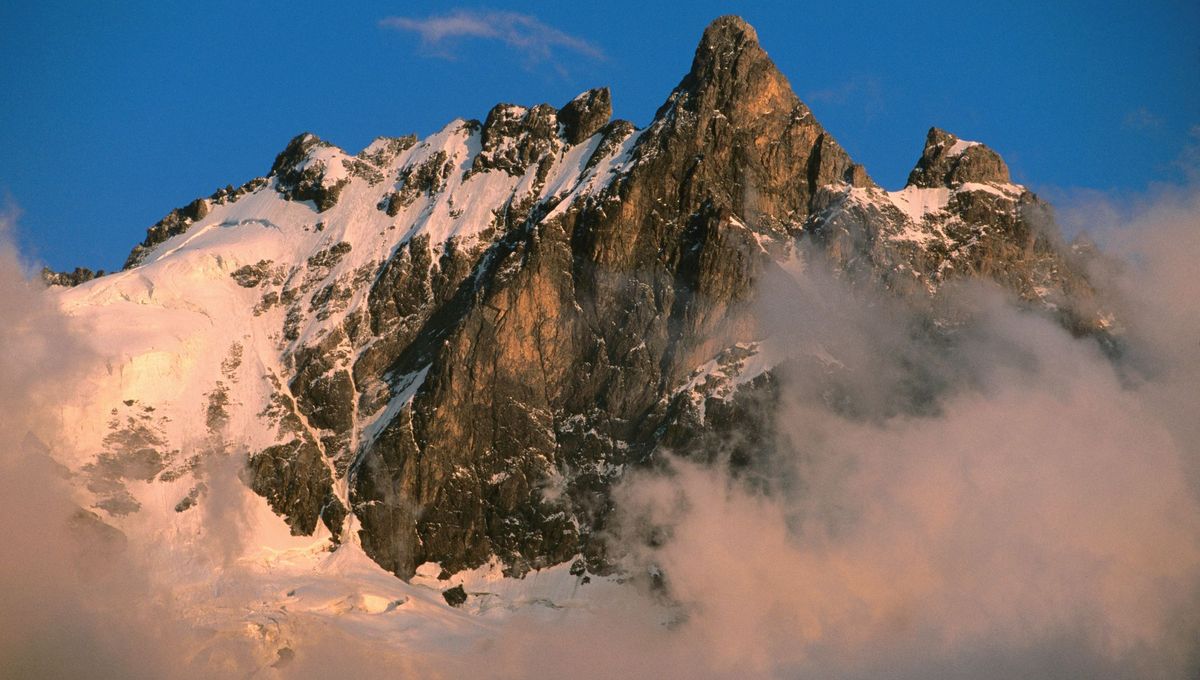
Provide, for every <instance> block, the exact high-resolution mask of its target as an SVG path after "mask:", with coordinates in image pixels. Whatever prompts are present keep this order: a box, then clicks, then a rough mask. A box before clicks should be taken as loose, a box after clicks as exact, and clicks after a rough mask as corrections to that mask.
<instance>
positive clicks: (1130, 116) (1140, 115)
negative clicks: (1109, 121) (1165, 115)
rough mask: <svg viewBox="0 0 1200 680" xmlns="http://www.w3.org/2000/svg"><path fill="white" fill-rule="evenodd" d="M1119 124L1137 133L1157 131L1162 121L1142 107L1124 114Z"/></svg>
mask: <svg viewBox="0 0 1200 680" xmlns="http://www.w3.org/2000/svg"><path fill="white" fill-rule="evenodd" d="M1121 124H1122V125H1123V126H1124V127H1125V128H1126V129H1128V130H1135V131H1137V132H1148V131H1151V130H1158V129H1160V128H1162V126H1163V119H1162V118H1161V117H1159V116H1157V115H1155V114H1154V113H1153V112H1152V111H1150V109H1147V108H1146V107H1144V106H1139V107H1137V108H1136V109H1134V110H1132V111H1129V112H1127V113H1126V114H1125V118H1124V119H1122V121H1121Z"/></svg>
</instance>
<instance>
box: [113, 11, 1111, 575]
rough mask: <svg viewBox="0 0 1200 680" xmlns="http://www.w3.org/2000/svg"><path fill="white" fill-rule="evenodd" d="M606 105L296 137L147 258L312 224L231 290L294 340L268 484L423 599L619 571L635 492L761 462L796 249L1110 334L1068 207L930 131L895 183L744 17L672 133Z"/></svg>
mask: <svg viewBox="0 0 1200 680" xmlns="http://www.w3.org/2000/svg"><path fill="white" fill-rule="evenodd" d="M611 113H612V106H611V100H610V95H609V92H608V90H607V89H603V88H602V89H596V90H590V91H588V92H585V93H583V94H581V95H580V96H578V97H576V98H575V99H573V100H572V101H571V102H569V103H567V104H566V105H565V106H563V107H562V108H561V109H555V108H554V107H552V106H549V105H546V104H542V105H538V106H534V107H532V108H526V107H522V106H515V105H509V104H501V105H497V106H496V107H495V108H493V109H492V110H491V111H490V112H489V113H488V115H487V117H486V120H485V121H484V122H482V123H479V122H478V121H459V122H456V123H454V124H452V125H451V126H449V127H447V128H446V129H445V130H443V131H442V132H441V133H438V134H437V135H434V136H433V137H431V138H430V139H428V140H425V141H423V142H419V141H418V140H416V139H415V138H412V137H407V138H381V139H380V140H377V141H376V142H375V143H373V144H372V145H371V146H370V147H368V149H366V150H364V151H363V152H362V153H360V154H358V155H357V156H349V155H347V154H345V153H344V152H342V151H341V150H339V149H336V148H335V147H332V146H330V145H328V144H326V143H324V142H322V141H320V140H319V139H317V138H316V137H315V136H314V135H311V134H304V135H300V136H298V137H296V138H295V139H293V140H292V141H291V143H289V144H288V146H287V148H286V149H285V150H284V151H283V152H282V153H281V154H280V155H279V157H278V158H277V159H276V161H275V164H274V166H273V167H272V169H271V172H270V174H269V175H268V176H267V177H266V178H264V179H262V180H255V181H254V182H252V183H250V184H248V185H246V187H244V188H243V189H239V190H237V191H234V190H232V188H230V189H229V190H223V191H225V193H223V194H222V193H221V192H218V194H214V196H213V197H212V198H210V199H208V200H207V201H204V200H201V201H198V202H197V203H193V204H192V205H189V206H188V207H187V208H184V209H181V210H177V211H174V212H172V213H171V215H169V216H168V217H167V218H165V219H164V220H163V221H162V222H160V223H159V224H157V225H155V226H154V227H152V228H151V230H150V233H149V234H148V236H147V239H146V242H145V243H143V244H142V246H139V247H138V248H137V249H135V251H134V253H133V254H131V256H130V266H136V265H138V264H140V263H143V262H144V263H147V265H154V264H156V263H159V262H163V261H165V260H167V259H169V258H172V257H179V256H178V255H173V254H172V252H171V251H170V250H169V248H168V247H167V246H165V245H163V246H162V247H159V246H160V244H163V243H164V242H165V241H166V240H168V239H170V238H172V237H173V236H176V235H178V234H180V233H182V232H183V231H186V230H188V229H189V228H191V226H192V225H194V224H200V223H205V225H206V226H205V228H208V225H207V222H206V221H205V220H206V215H207V210H208V209H209V208H210V206H211V205H215V206H219V207H215V208H213V210H215V211H216V213H214V215H215V216H214V217H210V218H209V219H208V221H213V220H223V221H221V222H219V224H220V225H230V224H235V223H236V224H237V225H246V224H250V223H255V224H257V223H263V224H264V225H265V226H267V227H271V228H275V229H284V228H285V226H286V225H282V224H281V223H277V222H274V221H272V220H282V219H283V217H279V216H284V215H301V216H305V217H289V218H288V219H292V220H294V222H295V223H294V224H293V225H292V226H291V227H289V228H291V229H292V230H293V231H292V232H289V233H291V234H292V235H291V236H289V237H288V238H289V239H292V240H296V239H308V240H307V241H304V242H305V243H309V242H311V243H312V244H313V245H312V246H311V248H310V249H309V250H306V251H304V255H302V256H294V257H293V258H292V260H286V259H283V256H273V259H268V258H267V257H266V256H263V255H261V254H260V253H257V252H255V253H252V254H247V255H245V256H244V257H240V258H237V264H238V266H237V267H231V270H230V272H229V273H228V275H227V276H226V277H225V278H226V279H227V280H228V285H230V286H233V287H234V288H233V290H235V291H240V292H237V293H236V294H237V295H244V296H252V297H250V298H248V299H251V300H252V301H253V305H252V309H253V312H252V315H251V310H250V307H251V306H250V305H247V309H246V310H245V312H246V315H247V316H246V318H247V322H246V323H247V324H250V325H251V326H253V327H255V328H257V327H258V326H255V324H259V325H262V327H264V328H267V329H273V330H271V332H272V338H273V339H274V342H275V343H276V344H274V345H272V346H271V348H270V349H269V352H266V353H267V354H270V356H262V357H259V360H260V365H261V366H262V367H263V368H262V369H261V371H262V372H261V373H260V374H259V375H256V376H252V377H254V378H255V379H257V380H259V381H260V382H264V384H268V385H269V389H268V393H269V396H268V397H267V403H266V404H261V405H259V406H257V407H255V408H257V409H259V410H260V411H261V412H258V417H259V419H260V420H261V421H263V422H265V423H267V424H268V426H269V431H270V433H271V435H270V438H269V442H270V443H269V445H263V446H259V447H257V448H255V450H254V451H253V452H252V453H251V455H250V458H249V460H250V469H249V473H248V477H249V482H250V485H251V486H252V488H254V489H255V490H256V491H257V492H259V493H260V494H262V495H263V496H264V497H266V498H267V499H268V501H269V502H270V504H271V507H272V508H273V509H275V510H276V512H278V513H279V514H281V515H283V516H284V517H285V518H286V519H287V520H288V522H289V524H290V525H291V527H292V530H293V532H294V533H300V534H310V533H312V532H313V531H314V530H315V529H316V527H317V526H318V523H319V522H321V523H323V524H324V525H325V526H327V527H328V528H329V530H330V531H331V533H332V534H333V536H334V538H335V540H347V539H348V538H349V539H351V540H357V541H360V542H361V544H362V546H363V548H364V549H365V550H366V552H367V554H368V555H370V556H371V557H372V558H373V559H374V560H376V561H377V562H378V563H379V564H380V565H382V566H384V567H385V568H387V569H389V570H390V571H392V572H394V573H395V574H397V575H398V576H400V577H403V578H408V577H411V576H412V575H413V574H414V570H415V569H416V567H417V565H420V564H422V563H425V562H437V563H439V564H440V565H441V566H442V567H444V568H445V569H447V570H449V571H451V572H453V571H456V570H459V569H463V568H468V567H474V566H477V565H480V564H482V563H484V562H486V561H487V560H488V559H490V558H491V557H492V556H497V557H499V558H500V559H501V560H502V561H503V563H504V564H505V565H506V567H507V568H508V569H509V571H510V572H512V573H516V574H522V573H524V572H525V571H527V570H529V569H531V568H539V567H542V566H546V565H550V564H556V563H560V562H564V561H568V560H572V559H575V557H576V556H578V555H581V554H582V555H583V557H584V562H585V563H586V566H587V568H588V569H591V570H593V571H595V570H603V569H604V568H605V567H606V563H605V554H604V549H603V544H602V541H601V540H599V538H598V537H599V536H601V535H602V533H603V531H604V529H605V526H606V521H607V519H608V513H609V510H610V501H609V491H610V489H611V487H612V485H613V484H614V483H615V482H616V481H618V480H619V479H620V478H621V476H622V474H623V473H624V472H625V471H627V470H629V469H631V468H633V467H637V466H643V465H647V464H649V463H650V462H651V461H652V460H653V458H654V456H655V453H656V451H659V450H661V449H662V448H663V447H670V448H676V449H683V448H688V447H692V448H695V449H697V450H708V451H711V450H712V449H713V446H716V447H717V448H721V449H722V453H724V454H727V455H729V457H730V459H731V460H733V461H734V462H735V464H736V463H737V461H738V460H742V459H745V458H746V457H748V456H752V455H753V450H754V449H755V448H756V447H761V446H764V445H765V441H766V440H767V439H768V436H767V433H768V432H769V430H770V428H771V426H772V424H771V420H770V419H771V415H770V413H771V409H770V408H769V405H770V403H772V399H774V394H775V389H776V387H777V382H776V380H775V378H774V376H773V375H772V373H771V372H770V370H769V369H770V362H769V361H767V360H766V359H765V358H764V357H765V355H764V349H763V347H764V344H763V343H764V337H763V336H764V330H763V329H761V328H759V327H758V323H757V321H756V319H755V316H754V315H753V314H752V313H751V312H752V309H753V306H754V303H755V300H756V298H757V295H758V294H759V288H758V286H757V284H758V282H759V281H760V280H761V279H762V278H763V277H764V276H767V275H768V274H770V273H771V272H772V271H782V269H783V268H785V267H786V266H787V263H788V262H789V261H793V260H794V258H795V257H796V252H797V247H798V244H805V243H807V244H808V245H811V246H812V247H813V248H815V249H816V250H815V252H818V253H820V254H821V256H822V257H825V258H827V259H828V261H829V262H830V263H832V264H833V266H835V267H836V268H837V269H839V270H840V271H842V272H844V273H845V274H846V275H847V277H849V278H850V279H851V280H854V281H857V282H861V283H862V284H863V285H871V286H881V287H882V288H883V289H885V290H889V291H891V292H892V293H894V294H896V295H902V296H906V297H909V298H912V299H914V300H923V299H928V298H931V297H932V296H933V295H935V294H936V292H937V290H938V288H939V287H940V286H941V285H942V284H943V283H944V282H946V281H948V280H951V279H953V278H955V277H984V278H990V279H992V280H994V281H996V282H998V283H1000V284H1001V285H1002V286H1005V287H1007V288H1009V289H1011V290H1013V291H1015V293H1016V294H1017V295H1019V296H1020V297H1021V298H1023V299H1024V300H1026V301H1027V302H1028V303H1029V304H1030V305H1031V306H1033V307H1036V308H1040V309H1042V310H1044V311H1046V312H1047V313H1053V314H1057V315H1058V316H1059V318H1061V319H1062V320H1063V321H1064V323H1066V324H1068V325H1069V326H1070V327H1072V328H1073V329H1076V330H1077V331H1078V332H1081V333H1084V332H1102V331H1103V326H1104V323H1103V318H1102V316H1101V315H1100V314H1099V312H1098V309H1097V308H1096V306H1095V305H1093V304H1091V302H1090V301H1091V299H1092V297H1093V296H1092V292H1091V287H1090V285H1089V284H1088V282H1087V279H1086V277H1084V275H1083V274H1082V273H1081V268H1080V267H1079V266H1078V265H1077V263H1075V262H1074V261H1073V260H1072V259H1071V257H1070V256H1069V255H1068V254H1067V252H1066V250H1065V249H1063V248H1062V247H1061V246H1060V244H1059V243H1058V240H1057V237H1056V232H1055V231H1054V229H1053V225H1052V222H1051V221H1050V219H1049V214H1048V211H1047V209H1046V206H1045V205H1044V204H1043V203H1041V202H1040V201H1039V200H1038V199H1037V197H1036V196H1034V195H1033V194H1031V193H1029V192H1028V191H1026V190H1025V189H1024V188H1023V187H1020V186H1017V185H1013V184H1011V183H1010V180H1009V177H1008V171H1007V168H1006V167H1005V165H1004V162H1003V161H1002V160H1001V159H1000V157H999V156H998V155H997V154H996V153H995V152H993V151H991V150H990V149H988V148H987V147H985V146H983V145H981V144H975V143H972V142H963V141H960V140H958V139H957V138H955V137H954V136H953V135H950V134H948V133H945V132H942V131H940V130H937V129H934V130H931V131H930V133H929V137H928V139H927V141H926V144H925V148H924V151H923V153H922V155H921V158H920V160H919V161H918V163H917V166H916V168H914V170H913V172H912V175H911V176H910V179H909V184H908V186H906V187H905V188H903V189H901V190H900V191H895V192H888V191H885V190H883V189H882V188H880V187H878V186H877V185H876V184H875V183H874V182H873V181H872V180H871V179H870V177H869V176H868V175H867V173H866V172H865V170H864V169H863V168H862V167H861V166H859V165H857V164H855V163H854V162H853V161H852V160H851V159H850V158H849V156H848V154H847V153H846V152H845V151H844V150H843V149H842V148H841V146H839V145H838V143H837V141H836V140H835V139H834V138H833V137H832V136H831V135H830V134H829V133H828V132H827V131H826V130H825V129H824V128H823V127H822V126H821V125H820V124H819V123H818V122H817V121H816V120H815V118H814V117H813V114H812V112H811V111H810V110H809V109H808V107H807V106H805V104H804V103H803V102H801V101H800V100H799V99H798V98H797V97H796V95H795V94H794V93H793V91H792V89H791V86H790V85H789V83H788V81H787V79H786V78H785V77H784V76H783V75H782V74H781V73H780V72H779V70H778V69H777V68H776V67H775V65H774V64H773V63H772V62H771V60H770V59H769V57H768V56H767V54H766V52H765V51H764V50H763V48H762V47H761V46H760V45H759V43H758V38H757V35H756V33H755V31H754V29H753V28H751V27H750V26H749V25H747V24H746V23H745V22H744V21H742V20H741V19H739V18H737V17H722V18H719V19H717V20H716V21H714V22H713V23H712V24H711V25H710V26H709V27H708V29H707V30H706V31H705V32H704V35H703V36H702V38H701V41H700V44H699V46H698V48H697V49H696V53H695V57H694V59H693V62H692V66H691V69H690V70H689V72H688V73H687V74H686V75H685V76H684V78H683V79H682V80H681V81H680V83H679V85H678V86H677V87H676V88H675V89H674V91H673V92H672V93H671V94H670V96H669V97H668V99H667V100H666V102H665V103H664V104H663V105H662V107H661V108H660V109H659V110H658V112H657V113H656V115H655V117H654V120H653V121H652V122H651V123H650V125H649V126H647V127H646V128H644V129H641V130H638V129H636V128H635V127H634V126H633V125H632V124H630V123H628V122H625V121H612V122H610V120H609V118H610V116H611ZM272 192H273V194H274V195H272ZM242 196H250V197H251V198H248V199H246V201H247V203H246V204H243V205H241V206H239V208H238V209H239V210H249V211H251V212H250V213H246V214H242V213H238V214H239V215H241V217H240V218H239V219H238V220H234V219H233V218H232V217H229V216H228V215H229V214H232V213H229V210H231V208H230V206H228V203H229V202H232V201H234V200H238V199H240V198H241V197H242ZM272 201H274V202H272ZM260 202H261V204H262V205H263V206H268V207H269V210H268V208H262V209H261V210H262V212H261V213H258V212H253V211H256V210H259V208H258V207H257V206H259V204H260ZM280 203H285V204H286V205H280ZM246 205H249V206H250V207H245V206H246ZM364 206H365V207H364ZM222 211H224V212H222ZM217 213H219V214H217ZM238 228H247V227H244V226H238ZM172 243H175V242H174V241H172ZM222 243H223V242H222ZM214 247H215V246H214ZM306 247H307V246H306ZM297 252H299V251H297ZM222 257H225V256H222ZM227 259H228V258H227ZM222 261H225V260H222ZM270 324H277V325H276V326H274V327H272V326H270ZM247 337H249V336H247ZM233 340H235V338H230V339H229V340H228V342H231V341H233ZM239 352H240V350H239ZM238 356H239V357H240V356H241V355H240V354H239V355H238ZM239 361H240V359H239ZM223 366H224V364H223ZM235 368H237V367H236V366H235ZM231 370H232V369H231ZM237 370H243V371H244V370H248V369H237ZM222 371H224V369H222ZM222 375H224V376H225V377H224V382H223V383H222V382H219V383H218V385H225V386H229V385H231V384H232V383H233V382H234V373H233V372H229V373H222ZM216 377H220V376H216ZM217 392H218V391H217V390H214V392H213V394H216V393H217ZM222 394H224V392H222ZM249 400H250V398H249V397H245V398H243V402H248V401H249ZM233 401H234V400H233V398H232V397H223V398H222V400H218V402H219V403H218V402H214V403H215V404H216V407H217V408H218V411H220V410H221V409H223V408H225V405H226V404H233ZM764 405H766V406H764ZM229 408H232V406H230V407H229ZM244 408H247V409H249V408H250V407H249V406H245V407H244ZM222 412H223V411H222ZM214 422H216V423H217V424H218V425H219V424H221V423H222V422H224V421H221V419H220V418H217V419H216V421H214ZM214 427H215V426H214Z"/></svg>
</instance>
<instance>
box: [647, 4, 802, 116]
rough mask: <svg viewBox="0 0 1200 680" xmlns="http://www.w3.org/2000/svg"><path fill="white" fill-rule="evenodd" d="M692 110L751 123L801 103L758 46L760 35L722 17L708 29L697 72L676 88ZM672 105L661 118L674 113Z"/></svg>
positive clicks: (740, 21) (694, 65)
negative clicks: (743, 118) (743, 117)
mask: <svg viewBox="0 0 1200 680" xmlns="http://www.w3.org/2000/svg"><path fill="white" fill-rule="evenodd" d="M679 96H683V97H686V98H687V99H691V100H693V101H692V104H691V107H693V108H695V107H699V109H703V110H708V111H713V110H716V111H720V112H721V113H722V114H723V115H726V116H733V117H736V116H738V115H739V114H745V115H748V116H750V117H751V118H753V117H757V116H758V115H760V114H764V113H771V112H775V113H780V114H783V113H784V112H790V111H791V110H792V109H793V108H794V107H795V106H796V105H797V104H798V103H799V99H798V98H797V97H796V95H795V93H794V92H792V87H791V85H790V84H789V83H788V80H787V78H785V77H784V76H783V74H782V73H780V72H779V69H778V68H776V66H775V63H774V62H773V61H771V58H770V57H769V56H767V53H766V51H764V50H763V48H762V46H761V45H759V43H758V33H757V32H756V31H755V30H754V28H753V27H752V26H750V24H748V23H746V21H745V20H743V19H742V18H741V17H737V16H732V15H727V16H723V17H720V18H718V19H716V20H715V21H713V22H712V23H711V24H709V25H708V28H706V29H704V34H703V35H702V36H701V38H700V44H699V45H698V46H697V47H696V53H695V56H694V57H693V58H692V67H691V69H690V70H689V71H688V73H687V75H686V76H684V78H683V80H682V81H681V82H680V83H679V87H678V88H676V91H675V95H673V96H672V100H674V99H676V98H678V97H679ZM670 105H671V101H668V102H667V104H666V105H664V108H663V109H660V110H659V113H660V114H661V113H664V112H665V111H666V110H667V109H669V107H670ZM699 109H698V110H699Z"/></svg>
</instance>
